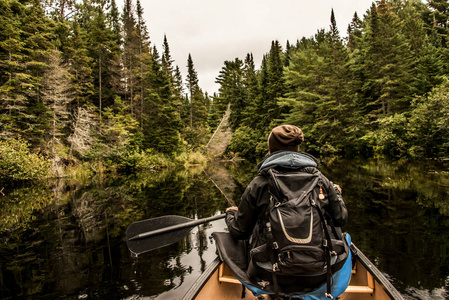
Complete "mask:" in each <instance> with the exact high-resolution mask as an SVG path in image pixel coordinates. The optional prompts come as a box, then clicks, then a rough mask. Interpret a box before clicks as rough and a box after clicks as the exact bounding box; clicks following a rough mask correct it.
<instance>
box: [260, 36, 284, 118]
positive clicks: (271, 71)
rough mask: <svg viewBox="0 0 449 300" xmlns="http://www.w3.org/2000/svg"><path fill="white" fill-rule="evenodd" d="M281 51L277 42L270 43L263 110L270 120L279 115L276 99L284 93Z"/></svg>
mask: <svg viewBox="0 0 449 300" xmlns="http://www.w3.org/2000/svg"><path fill="white" fill-rule="evenodd" d="M282 61H283V60H282V49H281V45H280V44H279V42H278V41H273V42H272V43H271V49H270V53H269V55H268V64H267V67H268V73H267V75H268V78H267V79H268V82H267V100H268V101H266V102H265V103H264V110H265V111H266V112H267V114H268V115H267V116H268V118H269V119H270V120H275V119H278V118H279V117H280V115H281V111H280V109H279V105H278V103H277V99H278V98H279V97H282V96H283V95H284V93H285V86H284V76H283V75H284V64H283V63H282Z"/></svg>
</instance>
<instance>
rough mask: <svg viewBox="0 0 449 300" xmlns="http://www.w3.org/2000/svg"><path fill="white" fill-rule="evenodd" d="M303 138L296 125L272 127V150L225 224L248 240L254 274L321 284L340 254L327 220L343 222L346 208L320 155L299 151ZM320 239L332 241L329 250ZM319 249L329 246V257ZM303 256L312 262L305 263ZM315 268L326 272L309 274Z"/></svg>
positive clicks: (286, 281) (300, 283)
mask: <svg viewBox="0 0 449 300" xmlns="http://www.w3.org/2000/svg"><path fill="white" fill-rule="evenodd" d="M302 141H303V135H302V132H301V130H300V129H299V128H297V127H296V126H292V125H283V126H279V127H276V128H274V129H273V131H272V132H271V134H270V137H269V139H268V147H269V152H270V155H269V156H268V157H267V158H266V159H264V161H263V162H262V163H260V164H259V166H258V171H259V173H258V176H257V177H256V178H254V179H253V180H252V182H251V183H250V184H249V185H248V187H247V188H246V190H245V192H244V194H243V195H242V199H241V202H240V204H239V207H238V208H236V207H230V208H228V209H227V216H226V223H227V225H228V229H229V232H230V233H231V235H232V236H233V237H234V238H235V239H249V242H250V249H249V250H250V256H249V266H248V269H247V273H248V274H249V275H250V276H252V277H254V278H256V279H257V280H259V279H260V280H261V282H266V284H270V282H271V283H272V284H274V282H275V284H276V285H277V282H276V281H279V285H283V286H291V287H293V288H296V289H297V288H302V289H304V290H306V289H308V288H309V289H313V288H316V287H317V286H318V285H319V284H321V283H323V280H325V279H326V275H327V274H326V273H327V271H329V272H330V271H331V269H330V268H327V267H326V266H327V265H331V264H334V263H335V260H336V259H337V256H336V257H335V259H334V261H333V262H331V261H330V259H332V257H331V256H330V254H331V253H337V252H338V251H335V250H334V249H333V248H332V246H333V245H332V244H335V243H336V242H335V241H331V237H330V236H329V232H328V231H327V227H328V226H327V225H326V224H327V222H328V221H329V223H330V224H333V225H334V226H337V227H340V226H343V225H344V224H345V222H346V219H347V209H346V206H345V204H344V202H343V200H342V197H341V193H340V188H339V186H337V185H334V184H333V183H332V182H330V181H329V180H328V179H327V178H326V177H325V176H324V175H323V174H321V172H320V171H319V170H318V169H317V167H318V162H317V160H316V159H315V158H314V157H312V156H311V155H308V154H306V153H300V152H298V151H299V145H300V144H301V142H302ZM314 199H315V200H314ZM326 218H327V219H329V220H328V221H327V220H325V219H326ZM324 229H326V230H324ZM332 233H334V234H336V233H335V232H330V234H332ZM334 237H335V236H334ZM340 238H341V236H338V237H337V239H340ZM327 241H329V243H328V242H327ZM322 244H326V245H328V244H331V245H330V250H329V249H328V247H327V246H326V247H327V248H326V247H324V248H323V247H322ZM311 247H314V248H313V249H314V250H313V251H312V250H311V249H312V248H311ZM334 247H337V248H338V245H334ZM291 249H294V251H292V250H291ZM318 249H323V250H320V251H321V252H323V251H324V252H326V251H328V252H329V253H330V254H329V255H328V256H329V259H327V260H326V259H325V257H324V252H323V253H321V252H319V253H318ZM315 250H316V251H315ZM336 250H339V251H340V252H341V251H343V250H342V249H336ZM339 254H340V253H339ZM310 257H314V258H313V259H312V260H315V261H313V262H312V261H310ZM339 257H340V256H339ZM341 257H343V256H341ZM303 261H304V262H310V263H308V264H307V266H305V267H304V268H302V267H301V264H302V262H303ZM286 262H287V263H286ZM290 262H291V263H290ZM312 265H314V267H310V266H312ZM276 268H277V270H276ZM314 270H321V271H320V272H321V275H322V276H310V275H316V274H318V273H319V272H318V273H316V272H315V273H314ZM306 273H308V274H306ZM276 274H277V276H273V275H276ZM278 279H279V280H278Z"/></svg>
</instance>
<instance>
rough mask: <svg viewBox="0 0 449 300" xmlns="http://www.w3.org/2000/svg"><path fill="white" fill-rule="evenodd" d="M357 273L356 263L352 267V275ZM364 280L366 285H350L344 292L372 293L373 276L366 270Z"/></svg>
mask: <svg viewBox="0 0 449 300" xmlns="http://www.w3.org/2000/svg"><path fill="white" fill-rule="evenodd" d="M355 274H357V263H356V264H355V266H354V268H353V269H352V276H354V275H355ZM366 281H367V286H364V285H351V283H349V286H348V287H347V288H346V290H345V293H354V294H372V293H374V278H373V275H371V273H370V272H368V271H366Z"/></svg>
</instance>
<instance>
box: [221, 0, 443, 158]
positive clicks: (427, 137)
mask: <svg viewBox="0 0 449 300" xmlns="http://www.w3.org/2000/svg"><path fill="white" fill-rule="evenodd" d="M448 9H449V3H448V1H442V0H433V1H428V3H427V4H424V3H423V2H421V1H417V0H407V1H406V0H382V1H376V2H375V3H373V4H372V6H371V7H370V8H369V9H368V10H367V11H366V13H365V14H364V16H363V18H362V19H361V18H359V16H358V15H357V13H356V14H354V17H353V20H352V22H351V23H350V24H349V26H348V30H347V36H346V37H345V38H342V37H341V36H340V33H339V31H338V28H337V24H336V21H335V17H334V12H333V11H332V12H331V18H330V19H331V24H330V28H329V30H324V29H320V30H318V31H317V33H316V34H315V35H314V36H313V37H310V38H305V37H303V38H301V39H300V40H298V41H297V42H296V44H294V45H291V44H290V43H289V42H287V45H286V48H285V50H282V48H281V46H280V44H279V42H277V41H274V42H273V43H272V45H271V49H270V51H269V53H267V54H266V55H265V56H264V58H263V61H262V65H261V68H260V69H259V70H256V69H255V67H254V62H253V59H252V55H251V54H248V56H247V57H246V59H245V60H244V61H242V60H241V59H239V58H236V59H235V60H234V61H226V62H225V64H224V67H223V68H222V70H221V72H220V75H219V76H218V77H217V82H218V83H219V84H220V90H219V96H218V97H216V98H214V100H215V101H214V106H215V109H216V110H217V111H223V109H224V107H225V104H226V103H228V102H230V103H231V104H232V115H231V120H232V126H233V130H234V131H235V134H234V136H233V140H232V145H231V147H230V150H231V151H233V152H238V153H241V154H242V155H244V156H256V157H260V156H262V155H264V154H265V153H266V152H267V148H266V138H267V137H268V133H269V131H270V129H271V128H272V127H274V126H276V125H280V124H285V123H290V124H294V125H297V126H298V127H300V128H302V129H303V131H304V134H305V143H304V146H303V149H305V150H306V151H309V152H312V153H314V154H317V155H330V154H332V155H343V156H347V157H353V156H377V155H389V156H394V157H413V158H429V157H432V158H441V157H448V156H449V134H448V131H447V125H448V122H449V114H448V111H447V108H448V103H447V94H448V92H449V84H448V83H447V79H446V75H447V73H448V68H449V55H448V54H449V52H448V46H449V45H448V44H447V34H448V29H447V26H446V25H447V23H448V21H449V15H448V14H447V11H448Z"/></svg>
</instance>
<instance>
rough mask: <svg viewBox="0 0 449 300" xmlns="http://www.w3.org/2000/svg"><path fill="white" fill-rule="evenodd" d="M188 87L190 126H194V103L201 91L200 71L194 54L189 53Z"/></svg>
mask: <svg viewBox="0 0 449 300" xmlns="http://www.w3.org/2000/svg"><path fill="white" fill-rule="evenodd" d="M187 89H188V90H189V95H190V128H193V114H194V108H193V107H194V105H196V104H194V103H193V102H194V101H195V100H197V99H196V98H197V94H198V91H199V86H198V73H197V72H196V70H195V66H194V65H193V60H192V56H191V55H190V53H189V57H188V58H187Z"/></svg>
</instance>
